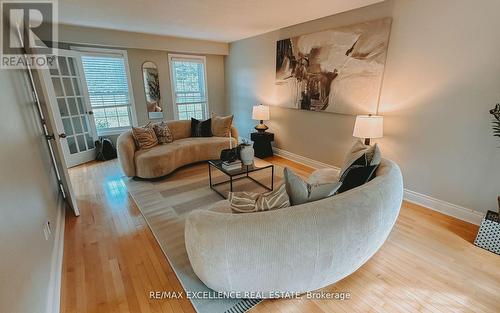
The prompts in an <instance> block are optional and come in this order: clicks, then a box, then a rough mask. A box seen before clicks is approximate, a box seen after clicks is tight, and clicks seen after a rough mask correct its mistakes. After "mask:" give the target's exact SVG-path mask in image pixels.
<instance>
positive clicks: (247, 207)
mask: <svg viewBox="0 0 500 313" xmlns="http://www.w3.org/2000/svg"><path fill="white" fill-rule="evenodd" d="M228 200H229V202H230V203H231V209H232V210H233V212H234V213H250V212H259V211H270V210H277V209H282V208H286V207H289V206H290V199H289V198H288V194H287V193H286V188H285V185H284V184H282V185H281V186H279V187H278V188H277V189H275V190H272V191H269V192H265V193H256V192H247V191H240V192H230V193H229V197H228Z"/></svg>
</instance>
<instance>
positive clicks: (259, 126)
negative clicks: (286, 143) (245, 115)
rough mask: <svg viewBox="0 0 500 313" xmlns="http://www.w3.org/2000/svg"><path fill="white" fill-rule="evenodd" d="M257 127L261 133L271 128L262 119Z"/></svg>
mask: <svg viewBox="0 0 500 313" xmlns="http://www.w3.org/2000/svg"><path fill="white" fill-rule="evenodd" d="M255 129H256V130H257V131H258V132H259V133H265V132H266V130H268V129H269V127H267V126H266V124H264V123H263V122H262V121H260V124H259V125H257V126H255Z"/></svg>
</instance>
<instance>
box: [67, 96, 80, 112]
mask: <svg viewBox="0 0 500 313" xmlns="http://www.w3.org/2000/svg"><path fill="white" fill-rule="evenodd" d="M68 106H69V112H70V113H71V115H78V109H77V108H76V101H75V98H68Z"/></svg>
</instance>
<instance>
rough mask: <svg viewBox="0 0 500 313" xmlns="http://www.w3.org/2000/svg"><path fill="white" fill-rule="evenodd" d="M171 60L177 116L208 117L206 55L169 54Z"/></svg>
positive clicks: (186, 118) (184, 118) (188, 117)
mask: <svg viewBox="0 0 500 313" xmlns="http://www.w3.org/2000/svg"><path fill="white" fill-rule="evenodd" d="M169 60H170V78H171V81H172V90H173V95H172V96H173V102H174V112H175V115H176V118H177V119H179V120H188V119H190V118H191V117H194V118H196V119H206V118H207V112H208V99H207V87H206V83H207V82H206V73H205V57H202V56H190V55H169Z"/></svg>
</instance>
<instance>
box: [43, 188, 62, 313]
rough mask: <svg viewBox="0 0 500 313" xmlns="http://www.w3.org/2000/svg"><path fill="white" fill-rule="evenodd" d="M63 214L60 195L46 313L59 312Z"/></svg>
mask: <svg viewBox="0 0 500 313" xmlns="http://www.w3.org/2000/svg"><path fill="white" fill-rule="evenodd" d="M65 215H66V202H65V201H64V199H63V197H62V196H60V197H59V201H58V204H57V216H56V225H55V226H56V227H55V228H54V231H53V234H54V248H53V249H52V259H51V268H50V281H49V286H48V288H47V308H46V313H59V311H60V305H61V278H62V263H63V252H64V225H65Z"/></svg>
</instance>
